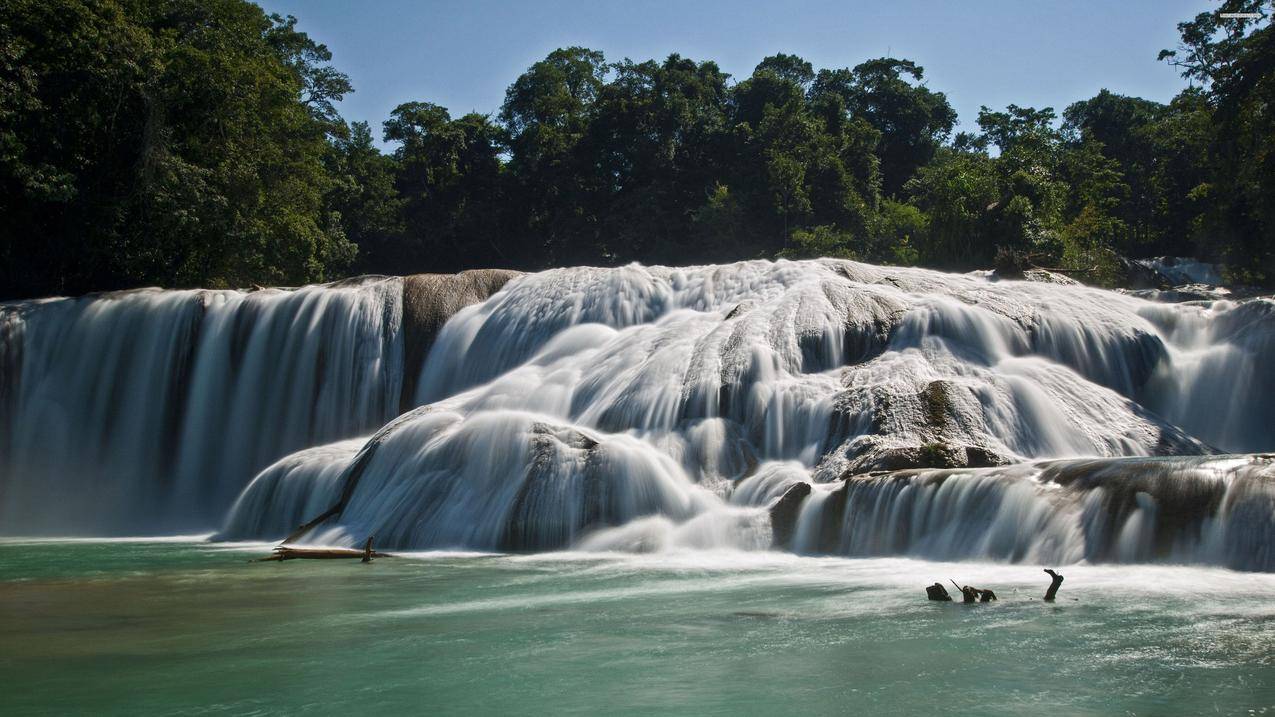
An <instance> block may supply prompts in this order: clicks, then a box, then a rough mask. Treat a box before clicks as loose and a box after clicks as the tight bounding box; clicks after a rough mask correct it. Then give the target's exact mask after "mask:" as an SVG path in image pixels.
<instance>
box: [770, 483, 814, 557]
mask: <svg viewBox="0 0 1275 717" xmlns="http://www.w3.org/2000/svg"><path fill="white" fill-rule="evenodd" d="M810 491H811V488H810V484H809V483H796V484H794V485H793V486H792V487H791V488H789V489H788V490H787V491H785V492H784V494H783V495H782V496H780V497H779V499H778V500H776V501H775V502H774V503H773V504H771V506H770V528H771V531H772V532H773V534H774V539H773V541H772V545H774V547H776V548H788V547H790V546H791V545H792V538H793V534H794V533H795V532H796V530H797V516H798V515H799V514H800V513H801V504H802V503H803V502H805V500H806V498H807V497H808V496H809V495H810Z"/></svg>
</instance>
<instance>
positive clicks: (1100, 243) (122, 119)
mask: <svg viewBox="0 0 1275 717" xmlns="http://www.w3.org/2000/svg"><path fill="white" fill-rule="evenodd" d="M1217 10H1218V12H1213V11H1210V12H1205V13H1201V14H1200V15H1197V16H1196V17H1194V18H1189V19H1186V20H1184V21H1183V22H1182V23H1180V24H1179V25H1178V31H1179V35H1180V42H1179V44H1178V46H1177V47H1174V48H1169V49H1166V50H1165V51H1164V52H1162V53H1160V57H1159V58H1158V60H1159V61H1161V62H1167V63H1171V64H1172V65H1173V66H1174V67H1175V68H1177V69H1178V70H1179V71H1180V72H1181V74H1182V76H1183V77H1184V78H1185V80H1186V82H1185V84H1186V88H1185V89H1184V90H1183V91H1182V92H1181V93H1180V94H1179V95H1177V96H1176V97H1174V98H1173V99H1172V100H1171V101H1170V102H1168V103H1167V104H1162V103H1159V102H1154V101H1150V100H1145V99H1140V98H1137V97H1128V96H1123V95H1120V94H1116V93H1113V92H1109V91H1106V90H1103V91H1101V92H1099V93H1098V94H1096V95H1095V96H1093V97H1091V98H1088V99H1079V100H1077V101H1075V102H1073V103H1072V104H1070V105H1068V106H1067V107H1065V108H1063V109H1062V110H1061V112H1059V111H1057V110H1056V109H1055V108H1051V107H1023V106H1018V105H1014V104H1011V105H1009V106H1007V107H1004V108H991V107H983V108H982V110H981V111H980V112H979V114H978V117H977V127H978V131H977V132H954V128H955V127H956V125H957V115H956V113H955V111H954V110H953V108H952V106H951V104H950V103H949V102H948V99H947V97H946V96H945V95H944V93H943V92H942V91H941V89H939V88H934V87H931V86H929V85H928V84H927V82H926V79H925V69H924V68H923V67H921V66H920V65H918V64H917V63H915V62H913V61H910V60H907V59H900V58H893V57H883V58H878V59H870V60H867V61H865V62H862V63H860V64H858V65H856V66H854V67H847V68H815V67H813V66H812V65H811V63H809V62H807V61H805V60H803V59H802V58H801V57H800V56H798V55H795V54H791V55H790V54H777V55H773V56H770V57H766V58H762V59H761V60H760V62H759V63H758V64H757V66H756V68H755V69H754V70H753V72H752V74H751V75H750V76H748V77H731V76H730V75H728V74H726V73H724V72H723V71H722V70H721V69H720V68H719V67H718V65H717V64H715V63H714V62H712V61H711V60H697V59H691V58H687V57H683V56H681V55H677V54H673V55H670V56H668V57H666V58H663V59H649V60H642V61H637V60H631V59H620V60H616V59H614V58H607V57H604V56H603V54H602V53H601V52H598V51H596V50H591V49H588V48H584V47H567V48H561V49H558V50H555V51H554V52H552V53H550V54H549V55H548V56H547V57H545V58H544V59H543V60H540V61H538V62H536V63H535V64H533V65H532V66H531V67H529V68H527V69H526V71H525V72H523V73H522V74H521V75H520V76H518V77H516V78H513V80H512V83H511V84H510V85H509V87H508V90H507V92H506V94H505V99H504V103H503V104H502V105H501V106H500V107H499V108H493V112H492V113H491V114H467V115H464V116H460V117H453V116H451V114H450V113H449V112H448V110H447V109H446V108H444V107H441V106H439V105H437V104H433V103H431V102H429V101H428V100H429V98H420V99H417V100H413V101H407V102H404V103H402V104H400V105H399V106H398V107H397V108H395V109H394V110H393V112H392V113H391V114H390V116H389V117H388V118H386V119H385V121H384V122H383V123H382V125H381V126H380V127H372V126H370V125H369V124H367V123H360V122H355V123H350V122H347V121H345V120H344V119H343V118H342V117H341V115H340V114H339V112H338V103H339V102H340V100H341V99H342V98H343V97H344V96H346V95H347V94H349V93H351V92H353V91H355V88H354V87H352V86H351V82H350V80H349V78H348V77H347V76H346V75H345V74H343V73H342V72H341V71H340V69H338V65H337V64H334V59H333V57H332V54H331V52H330V51H329V50H328V49H327V48H326V47H325V46H323V45H322V44H319V43H316V42H315V41H314V40H313V39H312V38H310V37H308V36H307V35H306V34H305V33H304V32H301V31H300V30H298V28H297V19H296V18H293V17H281V16H278V15H270V14H267V13H266V12H265V11H263V10H262V9H261V8H260V7H258V6H257V5H254V4H252V3H249V2H245V1H244V0H9V1H8V2H6V3H4V8H3V9H0V216H2V217H3V222H0V299H12V298H24V297H34V296H47V295H67V294H79V293H84V292H92V291H101V290H110V289H119V288H128V287H136V286H151V285H158V286H164V287H196V286H200V287H214V288H217V287H247V286H251V285H254V284H256V285H296V284H301V283H307V282H318V281H327V280H333V279H338V278H341V277H344V276H350V275H354V274H364V273H384V274H408V273H418V272H453V271H457V270H462V269H467V268H475V267H500V268H512V269H524V270H535V269H542V268H546V267H552V266H568V265H600V266H610V265H619V264H625V263H629V262H635V261H636V262H642V263H646V264H668V265H690V264H704V263H719V262H730V261H737V260H742V259H754V258H779V257H791V258H796V257H815V256H833V257H846V258H853V259H859V260H863V261H870V262H875V263H883V264H897V265H920V266H927V267H934V268H940V269H947V270H970V269H974V268H991V267H996V268H997V269H998V270H1000V271H1002V272H1004V273H1006V274H1009V275H1012V273H1013V272H1015V271H1018V270H1021V269H1023V268H1026V267H1030V266H1038V267H1046V268H1051V269H1057V270H1060V271H1064V272H1067V273H1069V275H1071V276H1074V277H1075V278H1078V279H1080V280H1082V281H1085V282H1087V283H1091V284H1096V285H1106V286H1112V285H1119V284H1120V283H1121V282H1122V280H1123V278H1122V276H1123V275H1122V257H1146V256H1157V255H1166V254H1167V255H1175V256H1194V257H1197V258H1199V259H1202V260H1207V261H1213V262H1217V263H1219V264H1221V265H1222V266H1223V267H1224V271H1225V276H1226V279H1227V280H1228V281H1229V282H1234V283H1243V284H1251V285H1265V286H1270V285H1272V284H1275V201H1272V200H1273V199H1275V29H1272V26H1271V14H1272V10H1271V5H1270V3H1269V2H1266V1H1265V0H1227V2H1224V3H1221V4H1219V5H1218V7H1217ZM1221 11H1226V12H1255V13H1259V14H1260V19H1225V18H1222V17H1220V15H1219V13H1220V12H1221ZM794 49H799V48H794ZM1147 61H1148V62H1155V61H1157V58H1154V57H1149V58H1147ZM378 134H379V135H380V138H381V139H382V140H383V141H384V142H386V143H388V144H390V145H392V146H393V147H394V149H393V151H392V152H388V153H387V152H383V151H382V150H381V149H380V148H379V144H380V143H378V141H377V135H378Z"/></svg>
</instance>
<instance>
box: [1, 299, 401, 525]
mask: <svg viewBox="0 0 1275 717" xmlns="http://www.w3.org/2000/svg"><path fill="white" fill-rule="evenodd" d="M401 283H402V282H401V280H399V279H371V280H364V281H360V282H346V283H344V284H340V285H329V286H323V287H306V288H303V289H299V290H296V291H279V290H265V291H258V292H253V293H244V292H239V291H158V290H141V291H131V292H121V293H116V294H105V295H101V296H95V297H84V298H80V299H58V300H51V301H42V302H30V303H25V304H8V305H3V306H0V324H2V325H3V327H4V331H3V334H2V336H3V349H0V359H3V361H0V370H3V376H2V378H3V380H0V387H2V388H0V399H2V400H0V447H2V448H3V451H0V490H3V495H4V500H3V503H2V504H0V527H2V530H3V532H5V533H9V534H22V533H63V534H65V533H72V534H75V533H80V534H85V533H87V534H94V533H97V534H101V533H117V534H118V533H125V534H137V533H153V532H159V531H172V530H189V529H191V528H204V527H209V526H213V525H216V523H217V521H218V520H219V518H220V516H221V515H223V514H224V511H225V509H226V507H227V506H228V505H229V504H230V502H231V501H232V500H233V499H234V497H235V495H236V494H237V493H238V492H239V490H240V489H241V488H242V487H243V486H244V485H245V484H246V483H247V482H248V480H249V479H250V478H251V476H252V475H253V474H254V473H256V472H257V471H259V470H261V469H262V468H264V467H265V466H266V465H269V464H270V462H272V461H273V460H275V459H277V458H279V457H281V456H283V455H286V454H287V453H289V452H291V451H294V450H297V449H300V448H305V447H307V446H314V445H319V444H323V443H327V442H330V441H333V440H336V439H340V438H348V437H351V436H356V435H359V434H360V433H365V432H367V431H369V430H371V429H373V428H375V427H377V426H380V425H381V424H383V423H385V422H386V421H387V420H389V419H390V418H392V417H393V416H394V415H395V413H397V409H398V400H399V390H400V389H399V387H400V384H401V382H402V345H401V343H402V342H401V337H400V334H399V330H398V327H399V323H400V321H401V296H402V289H401Z"/></svg>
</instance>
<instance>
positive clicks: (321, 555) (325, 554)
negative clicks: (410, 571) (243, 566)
mask: <svg viewBox="0 0 1275 717" xmlns="http://www.w3.org/2000/svg"><path fill="white" fill-rule="evenodd" d="M392 557H394V556H393V555H392V554H390V553H378V552H376V551H375V550H372V539H371V538H368V539H367V544H366V545H364V546H363V549H362V550H359V549H357V548H294V547H291V546H287V545H280V546H278V547H276V548H275V549H274V553H273V554H272V555H268V556H266V557H264V558H257V559H256V560H253V561H252V562H254V563H266V562H270V561H273V560H279V561H282V560H332V559H340V558H347V559H348V558H362V560H363V562H365V563H370V562H372V558H392Z"/></svg>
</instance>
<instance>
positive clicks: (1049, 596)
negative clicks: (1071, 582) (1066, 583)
mask: <svg viewBox="0 0 1275 717" xmlns="http://www.w3.org/2000/svg"><path fill="white" fill-rule="evenodd" d="M1045 572H1047V573H1049V577H1050V578H1051V579H1052V581H1051V582H1050V583H1049V589H1048V590H1046V591H1045V602H1053V601H1054V596H1055V595H1057V594H1058V588H1059V587H1061V586H1062V581H1063V576H1061V575H1059V574H1058V573H1056V572H1054V571H1053V570H1050V569H1049V568H1045Z"/></svg>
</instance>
